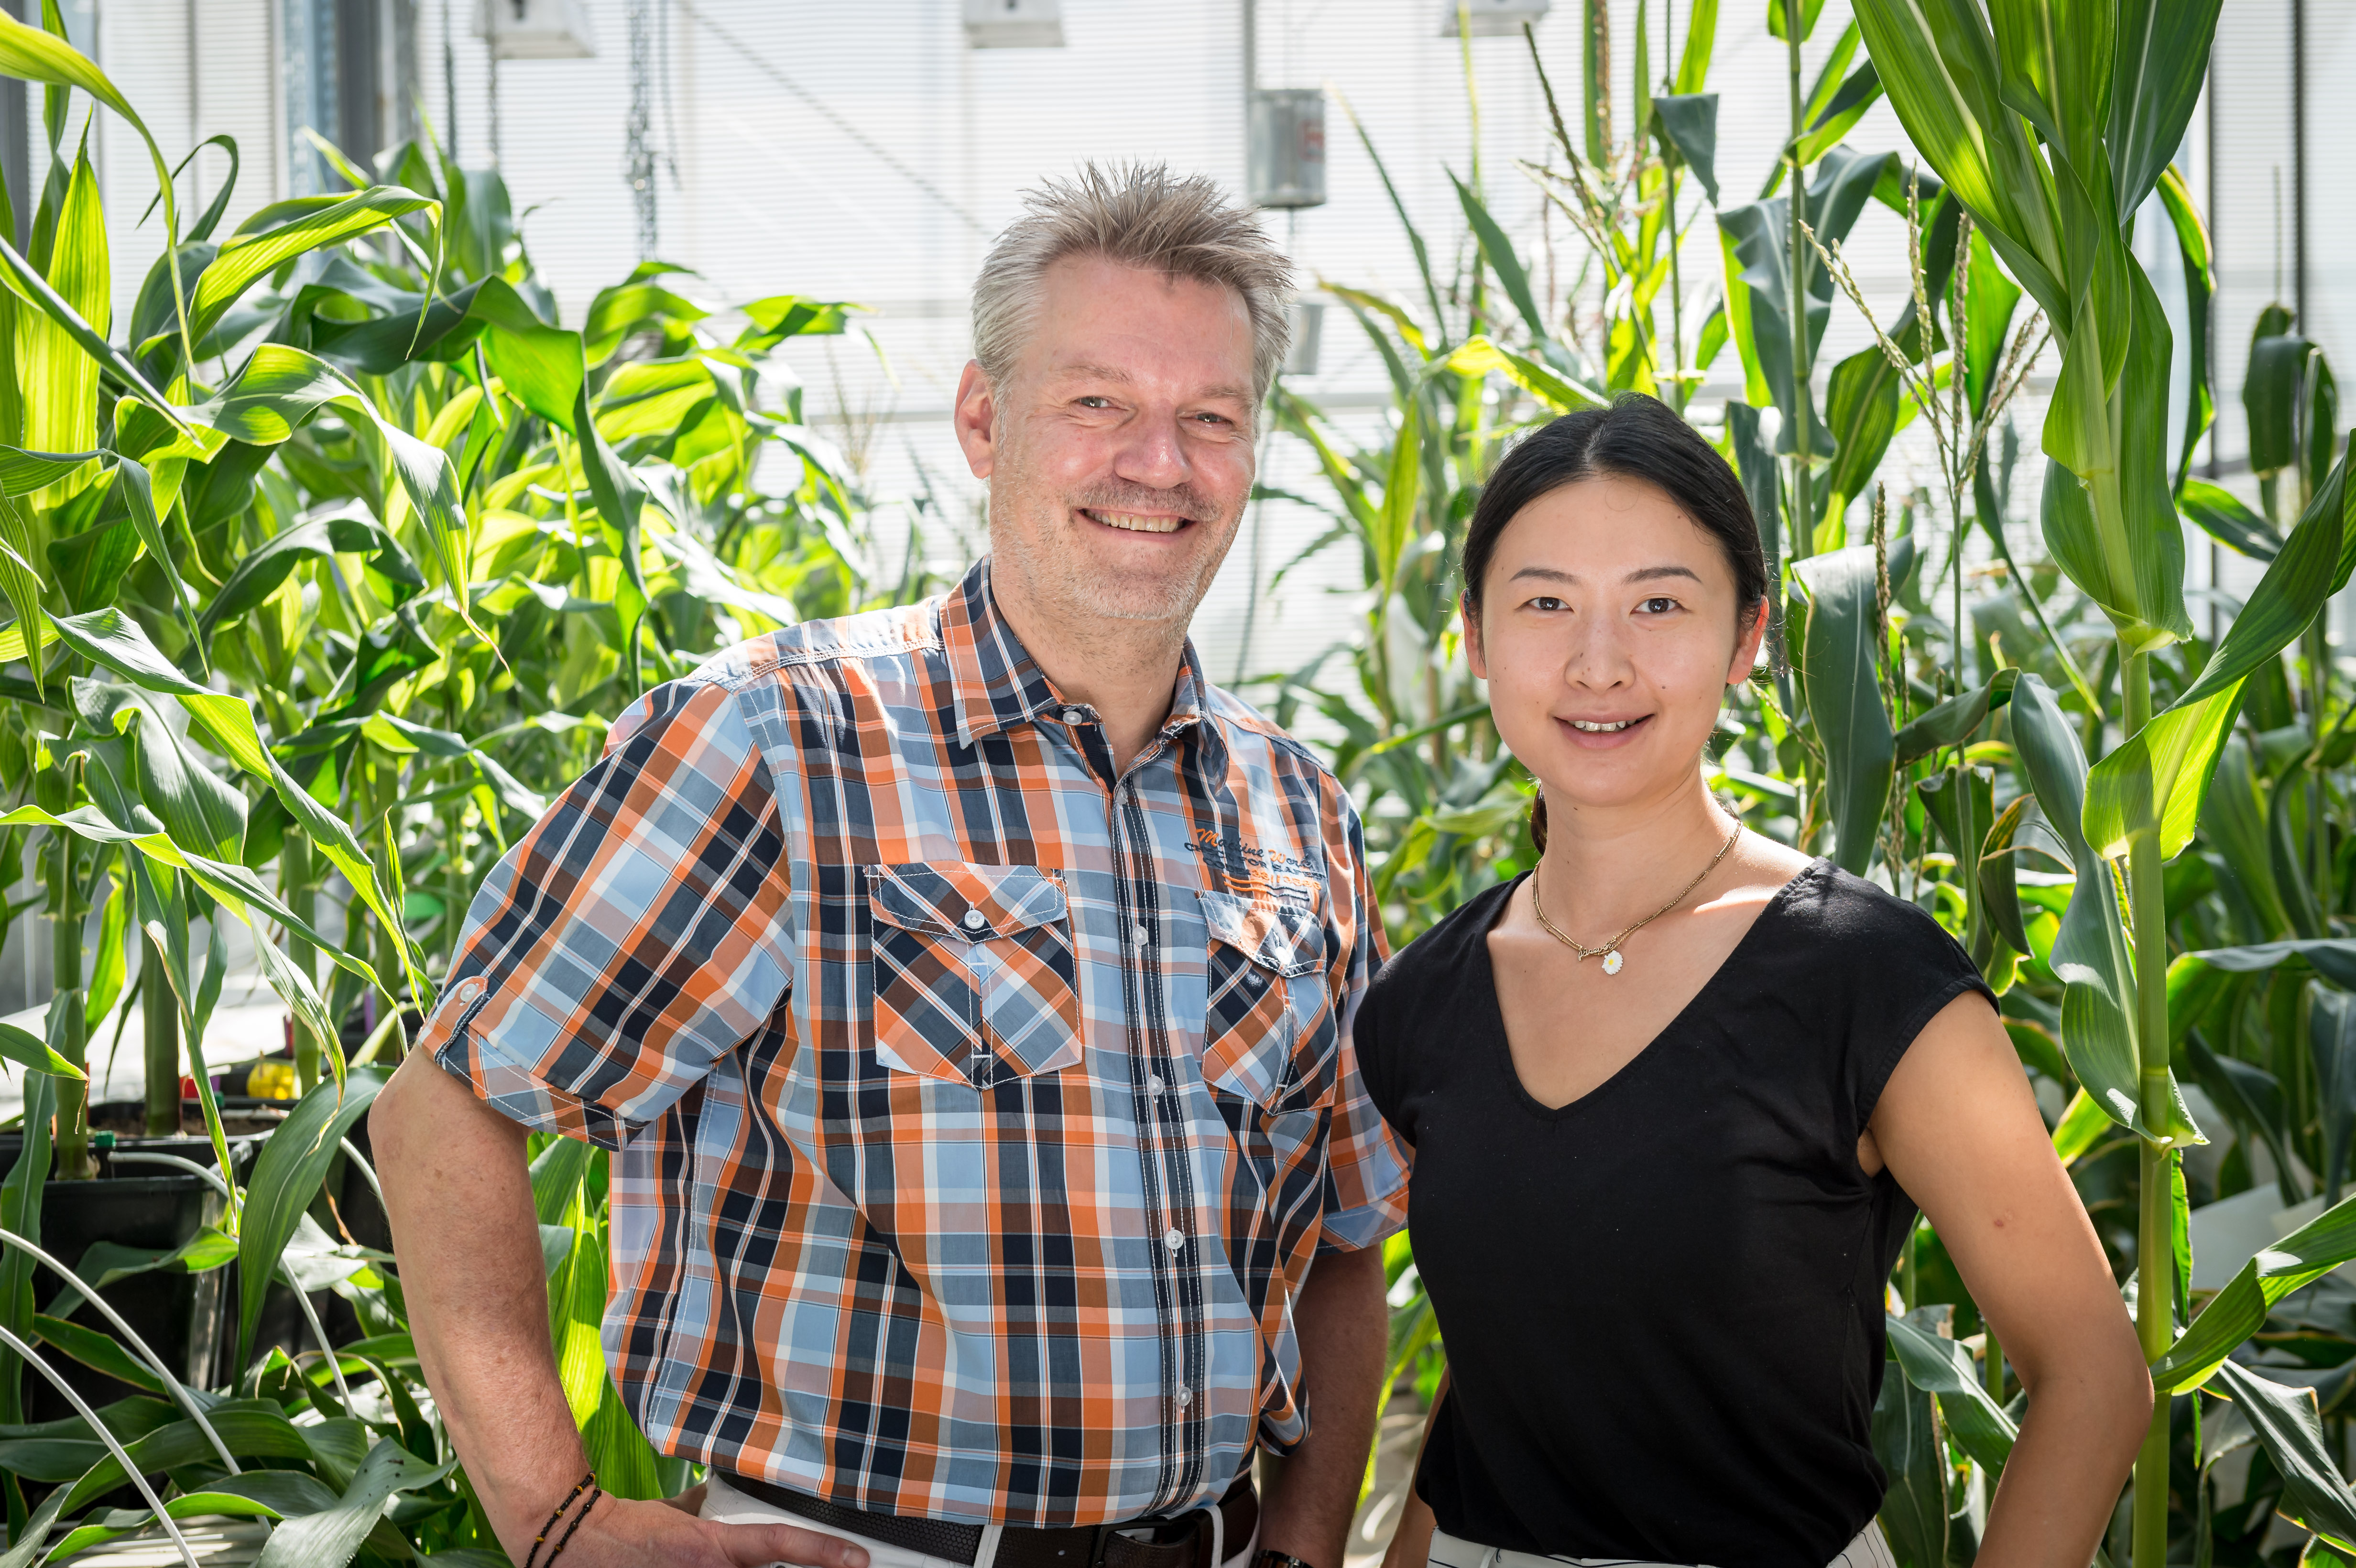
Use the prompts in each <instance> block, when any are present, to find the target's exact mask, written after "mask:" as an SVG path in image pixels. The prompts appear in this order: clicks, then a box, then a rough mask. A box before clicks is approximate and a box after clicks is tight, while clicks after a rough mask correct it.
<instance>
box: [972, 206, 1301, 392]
mask: <svg viewBox="0 0 2356 1568" xmlns="http://www.w3.org/2000/svg"><path fill="white" fill-rule="evenodd" d="M1023 206H1024V207H1025V208H1028V210H1027V211H1026V212H1025V213H1024V214H1023V217H1021V218H1018V219H1015V220H1014V221H1013V222H1012V223H1010V224H1008V225H1007V226H1006V228H1005V229H1004V231H1003V232H1001V234H1000V235H999V236H998V239H997V240H996V241H995V242H993V243H992V244H991V248H990V254H989V255H988V256H986V257H984V258H983V259H982V263H981V272H980V275H979V276H977V277H976V278H975V279H974V284H973V357H974V358H975V359H976V360H977V361H979V362H980V366H981V371H982V374H983V375H985V376H987V377H989V378H990V379H991V382H992V383H993V384H995V385H1000V386H1003V385H1004V384H1005V382H1006V379H1007V377H1008V376H1009V375H1010V374H1011V373H1012V370H1013V368H1014V363H1015V360H1016V359H1017V358H1018V357H1020V356H1021V354H1022V352H1023V340H1024V339H1025V338H1026V337H1027V336H1030V332H1031V325H1032V318H1033V315H1035V314H1036V312H1037V310H1038V305H1039V296H1040V293H1041V292H1042V289H1043V287H1044V280H1045V278H1046V273H1047V269H1048V268H1050V267H1052V266H1054V265H1055V263H1056V262H1058V261H1063V260H1064V259H1065V258H1066V257H1069V256H1102V257H1104V258H1106V259H1107V260H1108V261H1119V262H1124V263H1126V264H1127V265H1130V266H1132V267H1142V268H1147V269H1150V270H1151V271H1153V272H1162V273H1163V274H1165V275H1167V276H1170V277H1173V278H1192V279H1195V280H1197V281H1199V282H1202V283H1222V284H1225V285H1226V287H1228V288H1231V289H1233V290H1235V291H1236V292H1237V293H1239V294H1241V295H1242V296H1243V300H1244V307H1245V308H1246V309H1247V310H1248V311H1249V312H1250V313H1251V325H1252V389H1253V392H1254V394H1255V397H1256V398H1262V399H1264V398H1266V397H1267V396H1268V388H1269V382H1270V381H1272V380H1274V379H1275V378H1276V372H1277V368H1278V367H1280V366H1281V365H1282V364H1283V363H1284V356H1285V352H1286V350H1287V349H1288V348H1289V347H1290V345H1291V341H1292V324H1291V319H1290V315H1289V314H1288V307H1289V305H1290V303H1291V294H1292V267H1291V264H1290V262H1289V261H1286V260H1285V257H1284V253H1283V252H1282V251H1279V250H1278V249H1277V248H1276V247H1275V246H1274V245H1273V244H1271V243H1269V238H1268V236H1267V235H1266V234H1264V233H1262V232H1261V231H1260V227H1259V224H1258V221H1257V220H1256V219H1254V218H1253V217H1252V215H1251V212H1250V211H1249V209H1248V208H1241V207H1237V205H1236V204H1235V203H1233V202H1231V201H1229V200H1228V199H1227V198H1226V196H1225V195H1223V194H1222V193H1221V192H1220V190H1219V187H1217V186H1216V185H1215V184H1214V183H1213V182H1212V181H1211V180H1210V179H1209V178H1208V177H1206V176H1203V175H1184V176H1179V175H1173V174H1172V173H1171V172H1170V170H1169V167H1168V165H1162V164H1152V165H1142V164H1130V165H1119V164H1116V165H1112V166H1111V167H1109V168H1106V167H1101V166H1099V165H1096V164H1093V163H1087V164H1082V165H1080V167H1079V170H1078V172H1077V173H1076V174H1075V175H1074V176H1072V177H1071V178H1070V179H1068V180H1059V179H1051V180H1048V181H1047V182H1046V183H1045V184H1044V185H1042V186H1041V187H1039V188H1038V189H1036V190H1032V191H1026V192H1024V193H1023Z"/></svg>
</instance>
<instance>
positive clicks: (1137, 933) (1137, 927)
mask: <svg viewBox="0 0 2356 1568" xmlns="http://www.w3.org/2000/svg"><path fill="white" fill-rule="evenodd" d="M1129 933H1130V935H1131V936H1133V937H1135V938H1136V939H1137V944H1138V945H1139V946H1140V947H1142V946H1144V945H1145V944H1147V943H1149V942H1151V941H1152V940H1153V933H1151V932H1149V931H1147V930H1146V929H1145V923H1144V922H1143V921H1139V922H1137V923H1135V924H1133V925H1131V926H1130V928H1129Z"/></svg>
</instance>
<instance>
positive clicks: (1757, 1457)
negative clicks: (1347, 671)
mask: <svg viewBox="0 0 2356 1568" xmlns="http://www.w3.org/2000/svg"><path fill="white" fill-rule="evenodd" d="M1513 886H1514V885H1513V884H1508V885H1506V886H1504V887H1499V888H1493V889H1491V890H1490V891H1487V892H1484V893H1483V894H1481V895H1480V896H1479V897H1477V898H1474V899H1473V900H1472V901H1470V902H1468V903H1466V904H1465V905H1464V906H1463V907H1462V908H1461V909H1459V910H1457V911H1456V912H1454V913H1452V914H1451V915H1450V916H1449V917H1448V918H1447V919H1445V920H1443V921H1441V922H1440V923H1439V924H1438V925H1436V926H1434V927H1432V929H1431V930H1430V931H1429V932H1427V933H1424V934H1423V935H1422V936H1420V937H1419V938H1418V939H1417V940H1416V941H1415V942H1413V943H1412V944H1409V945H1408V946H1407V947H1406V948H1405V949H1403V950H1402V951H1401V952H1400V953H1399V955H1398V956H1397V957H1395V958H1393V959H1392V960H1391V962H1390V963H1389V965H1387V966H1386V967H1385V968H1384V970H1383V972H1382V974H1381V975H1380V976H1377V977H1376V980H1375V982H1374V985H1373V987H1372V988H1371V989H1370V990H1369V991H1368V992H1367V995H1366V997H1365V1000H1364V1001H1363V1003H1362V1004H1361V1005H1360V1008H1359V1010H1358V1017H1357V1026H1356V1040H1357V1050H1358V1060H1359V1062H1360V1064H1361V1066H1362V1069H1363V1071H1364V1072H1365V1078H1366V1083H1367V1085H1368V1087H1369V1089H1370V1090H1371V1091H1372V1093H1373V1094H1374V1098H1375V1102H1376V1104H1377V1105H1379V1106H1380V1107H1381V1108H1382V1112H1383V1115H1385V1116H1386V1117H1387V1119H1388V1120H1389V1122H1390V1124H1391V1125H1392V1126H1393V1127H1395V1128H1397V1129H1398V1133H1399V1135H1400V1136H1401V1137H1402V1138H1404V1139H1405V1140H1406V1141H1407V1142H1408V1143H1409V1144H1410V1145H1412V1146H1414V1149H1415V1174H1414V1179H1413V1181H1412V1183H1411V1184H1410V1187H1409V1189H1408V1227H1409V1232H1410V1233H1411V1234H1412V1235H1413V1236H1414V1238H1415V1260H1416V1265H1417V1268H1418V1270H1419V1272H1420V1273H1421V1275H1422V1276H1423V1281H1424V1284H1425V1285H1426V1286H1427V1287H1428V1288H1429V1289H1430V1293H1431V1301H1432V1306H1433V1307H1434V1308H1435V1310H1436V1311H1437V1312H1438V1314H1439V1319H1440V1334H1441V1337H1442V1339H1444V1340H1445V1341H1446V1344H1447V1348H1448V1361H1449V1392H1448V1395H1447V1398H1446V1399H1445V1400H1444V1401H1443V1402H1442V1403H1441V1406H1440V1413H1439V1415H1438V1418H1437V1420H1436V1421H1435V1423H1434V1424H1433V1426H1432V1431H1431V1436H1430V1444H1429V1445H1428V1446H1427V1448H1426V1450H1425V1453H1424V1457H1423V1463H1422V1466H1421V1467H1420V1468H1419V1471H1418V1472H1417V1477H1416V1485H1417V1489H1418V1490H1419V1491H1420V1492H1421V1494H1422V1495H1423V1498H1424V1499H1425V1500H1426V1501H1428V1502H1429V1503H1430V1505H1431V1508H1432V1511H1433V1512H1434V1514H1435V1515H1436V1516H1437V1517H1438V1520H1439V1524H1440V1529H1442V1530H1444V1531H1448V1532H1449V1533H1450V1534H1451V1535H1454V1536H1458V1537H1461V1538H1462V1539H1464V1540H1468V1541H1476V1542H1479V1543H1480V1544H1482V1545H1484V1546H1495V1547H1503V1548H1505V1549H1506V1550H1509V1551H1518V1552H1545V1553H1553V1554H1560V1555H1564V1556H1578V1557H1632V1558H1639V1559H1644V1560H1646V1561H1657V1562H1664V1563H1716V1564H1719V1565H1720V1568H1822V1564H1824V1563H1826V1562H1827V1561H1829V1560H1830V1559H1831V1558H1832V1557H1833V1556H1834V1554H1835V1553H1837V1552H1839V1551H1840V1550H1841V1548H1843V1547H1844V1546H1846V1545H1847V1544H1848V1542H1849V1541H1850V1540H1851V1539H1852V1538H1853V1537H1854V1536H1855V1535H1856V1534H1857V1532H1858V1531H1859V1530H1861V1529H1863V1528H1864V1526H1865V1524H1866V1523H1867V1521H1868V1520H1870V1519H1872V1518H1873V1516H1874V1514H1875V1512H1876V1511H1877V1510H1878V1509H1879V1507H1880V1504H1881V1496H1882V1488H1883V1486H1884V1483H1885V1477H1884V1476H1883V1474H1882V1470H1881V1467H1880V1466H1879V1464H1877V1463H1876V1462H1875V1460H1874V1456H1873V1445H1872V1436H1871V1419H1872V1412H1873V1404H1874V1400H1875V1398H1876V1396H1877V1395H1878V1393H1879V1388H1880V1381H1881V1368H1882V1356H1883V1328H1882V1302H1883V1295H1882V1290H1883V1285H1884V1282H1885V1281H1886V1280H1887V1279H1888V1277H1889V1275H1890V1267H1891V1265H1892V1264H1894V1263H1895V1262H1896V1260H1897V1257H1898V1253H1899V1248H1900V1246H1901V1243H1902V1242H1903V1241H1904V1239H1905V1237H1906V1235H1907V1233H1908V1232H1909V1229H1910V1228H1911V1226H1912V1222H1913V1219H1914V1212H1915V1210H1914V1203H1913V1200H1911V1199H1910V1198H1908V1197H1907V1196H1906V1194H1905V1193H1904V1192H1903V1191H1902V1190H1901V1189H1900V1188H1899V1186H1898V1183H1897V1181H1896V1180H1895V1179H1893V1178H1892V1177H1891V1176H1890V1173H1889V1172H1888V1171H1886V1170H1885V1171H1883V1172H1882V1173H1881V1174H1880V1175H1879V1176H1877V1177H1868V1176H1867V1175H1866V1174H1865V1172H1864V1170H1863V1169H1862V1168H1859V1166H1858V1163H1857V1140H1858V1134H1859V1133H1860V1132H1862V1131H1863V1130H1864V1128H1865V1125H1866V1122H1867V1119H1868V1118H1869V1117H1870V1116H1871V1115H1872V1114H1873V1107H1874V1103H1875V1101H1876V1100H1877V1099H1878V1098H1879V1095H1880V1093H1881V1089H1882V1085H1883V1084H1885V1083H1888V1082H1889V1080H1890V1072H1891V1070H1892V1069H1894V1068H1895V1067H1896V1066H1897V1065H1898V1061H1899V1058H1900V1057H1901V1056H1902V1055H1904V1054H1905V1051H1906V1048H1907V1047H1908V1046H1909V1045H1910V1044H1912V1041H1913V1040H1914V1037H1915V1035H1916V1034H1917V1033H1919V1032H1920V1031H1921V1029H1922V1026H1923V1025H1924V1024H1926V1023H1928V1022H1929V1021H1930V1019H1932V1017H1933V1015H1935V1014H1936V1013H1937V1012H1938V1011H1939V1009H1940V1008H1943V1007H1944V1006H1946V1005H1947V1003H1948V1002H1950V1001H1952V1000H1953V999H1954V997H1957V996H1959V995H1961V994H1962V993H1963V992H1965V991H1968V990H1976V991H1979V992H1981V993H1982V994H1984V995H1986V994H1987V985H1986V983H1985V982H1983V981H1982V980H1981V978H1980V976H1979V974H1978V971H1977V970H1976V969H1975V968H1974V967H1973V965H1972V962H1971V959H1970V958H1969V956H1968V955H1965V952H1964V951H1963V949H1962V948H1961V947H1959V946H1958V945H1957V944H1955V942H1954V939H1953V938H1951V937H1950V936H1948V935H1947V933H1945V932H1944V930H1942V929H1941V928H1940V926H1939V924H1938V923H1937V922H1936V921H1934V920H1933V919H1932V918H1931V917H1930V916H1929V915H1928V914H1926V913H1924V912H1922V910H1919V909H1917V908H1915V907H1914V906H1913V905H1912V904H1909V903H1905V902H1903V901H1901V900H1898V899H1895V898H1892V897H1891V896H1890V895H1889V894H1888V893H1885V892H1883V891H1880V890H1879V889H1878V888H1875V887H1873V886H1872V885H1871V884H1869V883H1868V882H1865V881H1862V880H1858V878H1856V877H1852V876H1850V875H1849V874H1848V873H1847V872H1846V871H1842V870H1839V869H1837V868H1835V867H1834V866H1832V865H1831V864H1830V863H1828V862H1826V861H1823V860H1819V861H1816V862H1815V864H1813V865H1811V866H1810V867H1809V868H1808V869H1806V870H1804V871H1802V872H1801V873H1800V875H1799V876H1798V877H1797V878H1795V879H1794V880H1793V881H1792V882H1791V883H1790V884H1788V885H1787V886H1785V887H1784V888H1783V890H1782V891H1779V892H1778V893H1777V894H1776V895H1775V896H1774V898H1773V899H1772V901H1770V902H1769V903H1768V905H1767V906H1766V908H1765V909H1763V910H1762V911H1761V912H1760V914H1759V916H1758V918H1757V920H1756V922H1755V923H1753V924H1752V925H1751V929H1750V930H1749V931H1748V932H1747V933H1745V934H1744V935H1743V938H1742V940H1741V942H1740V944H1738V945H1737V946H1736V947H1735V949H1734V952H1733V953H1732V954H1731V955H1730V956H1729V957H1728V958H1727V960H1726V962H1725V964H1724V965H1722V966H1721V967H1720V968H1719V971H1718V972H1717V974H1716V975H1714V976H1711V978H1710V979H1709V981H1708V984H1706V985H1705V986H1703V987H1702V989H1701V991H1700V992H1699V994H1697V996H1696V997H1694V999H1693V1000H1692V1001H1691V1002H1690V1003H1688V1004H1687V1007H1686V1008H1685V1010H1684V1011H1683V1012H1682V1013H1680V1014H1678V1015H1677V1017H1676V1019H1674V1020H1673V1021H1672V1022H1671V1023H1670V1024H1669V1026H1668V1027H1667V1028H1666V1029H1663V1030H1662V1031H1661V1033H1660V1034H1659V1035H1658V1036H1657V1037H1656V1038H1655V1040H1653V1042H1652V1043H1651V1044H1650V1045H1648V1046H1647V1047H1646V1048H1645V1049H1644V1051H1643V1052H1642V1053H1641V1054H1639V1055H1638V1056H1637V1057H1636V1058H1635V1059H1634V1060H1633V1061H1630V1062H1629V1063H1628V1064H1627V1065H1626V1066H1625V1067H1623V1068H1622V1069H1621V1070H1620V1071H1619V1072H1617V1073H1615V1074H1614V1075H1613V1076H1612V1077H1611V1078H1609V1079H1607V1080H1606V1081H1605V1082H1604V1083H1601V1084H1600V1085H1598V1086H1597V1087H1596V1088H1595V1089H1593V1090H1591V1091H1590V1092H1589V1093H1587V1094H1585V1095H1584V1096H1582V1097H1581V1098H1580V1099H1578V1100H1574V1101H1572V1102H1571V1103H1570V1104H1568V1105H1565V1106H1563V1107H1561V1108H1560V1109H1558V1110H1550V1109H1548V1108H1547V1107H1546V1106H1545V1105H1542V1104H1539V1103H1538V1102H1537V1101H1536V1100H1534V1099H1532V1098H1531V1097H1530V1096H1529V1094H1528V1093H1527V1092H1526V1091H1525V1090H1524V1089H1523V1087H1522V1084H1521V1081H1520V1079H1519V1078H1518V1077H1517V1076H1516V1075H1515V1072H1514V1064H1513V1057H1512V1055H1511V1053H1510V1051H1508V1050H1507V1048H1506V1044H1505V1022H1504V1019H1503V1017H1502V1016H1501V1015H1500V1013H1499V1011H1498V1008H1497V993H1496V986H1495V981H1494V976H1492V974H1491V971H1490V965H1489V947H1488V942H1487V936H1488V933H1489V931H1490V928H1491V927H1493V926H1494V925H1495V924H1496V923H1497V921H1498V918H1499V917H1500V916H1501V915H1502V914H1503V913H1504V911H1505V903H1506V900H1507V899H1508V898H1509V897H1510V896H1511V894H1512V891H1513ZM1634 980H1635V976H1634V975H1633V974H1632V975H1630V976H1625V977H1622V979H1620V980H1619V981H1617V982H1616V983H1618V984H1622V985H1626V984H1630V983H1632V982H1633V981H1634ZM1990 999H1991V1000H1993V999H1994V998H1993V997H1991V998H1990Z"/></svg>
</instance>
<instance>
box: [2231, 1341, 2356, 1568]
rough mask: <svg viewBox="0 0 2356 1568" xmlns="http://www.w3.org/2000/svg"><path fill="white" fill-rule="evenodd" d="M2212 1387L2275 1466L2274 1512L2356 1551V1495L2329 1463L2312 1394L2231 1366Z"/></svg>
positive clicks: (2320, 1420) (2337, 1468) (2329, 1451)
mask: <svg viewBox="0 0 2356 1568" xmlns="http://www.w3.org/2000/svg"><path fill="white" fill-rule="evenodd" d="M2209 1310H2210V1311H2214V1310H2216V1308H2215V1307H2214V1306H2211V1307H2210V1309H2209ZM2202 1316H2203V1317H2206V1316H2207V1314H2206V1313H2203V1314H2202ZM2212 1387H2213V1389H2214V1392H2220V1393H2222V1394H2225V1395H2226V1396H2227V1397H2229V1398H2230V1399H2232V1400H2233V1405H2234V1408H2235V1409H2237V1410H2239V1411H2240V1412H2241V1413H2242V1415H2243V1417H2244V1419H2245V1420H2247V1421H2248V1422H2249V1424H2250V1429H2251V1430H2252V1431H2253V1432H2254V1433H2256V1434H2257V1438H2258V1442H2259V1443H2260V1444H2262V1445H2264V1446H2265V1451H2266V1456H2267V1457H2268V1458H2270V1459H2272V1460H2273V1461H2274V1462H2275V1469H2276V1471H2277V1472H2278V1473H2279V1474H2280V1475H2281V1477H2282V1478H2283V1495H2282V1500H2281V1501H2280V1502H2279V1503H2277V1504H2276V1508H2277V1509H2279V1510H2280V1511H2281V1512H2282V1513H2283V1514H2284V1515H2285V1516H2286V1517H2287V1518H2289V1519H2291V1520H2295V1521H2296V1522H2297V1523H2299V1524H2302V1525H2304V1526H2306V1527H2307V1528H2308V1529H2309V1530H2312V1531H2319V1532H2321V1533H2322V1534H2323V1535H2325V1536H2326V1537H2328V1538H2329V1539H2330V1540H2331V1541H2332V1542H2333V1543H2334V1544H2336V1545H2339V1546H2341V1547H2345V1548H2347V1549H2349V1550H2351V1551H2356V1493H2351V1491H2350V1490H2349V1489H2348V1483H2347V1482H2346V1481H2344V1480H2342V1479H2341V1478H2340V1470H2339V1467H2338V1466H2336V1465H2335V1464H2333V1462H2332V1459H2331V1449H2330V1445H2329V1444H2327V1443H2326V1442H2325V1441H2324V1436H2323V1422H2322V1418H2321V1417H2320V1416H2319V1414H2318V1413H2317V1411H2316V1404H2315V1391H2314V1390H2313V1389H2308V1388H2286V1387H2285V1386H2284V1385H2283V1384H2281V1383H2278V1382H2276V1381H2272V1380H2271V1379H2268V1378H2265V1377H2261V1376H2260V1375H2259V1374H2258V1373H2257V1372H2255V1371H2252V1370H2250V1369H2249V1368H2246V1367H2241V1366H2236V1365H2235V1364H2234V1363H2233V1362H2231V1361H2226V1362H2222V1363H2221V1364H2220V1365H2219V1366H2218V1367H2217V1369H2216V1378H2215V1383H2214V1384H2213V1385H2212Z"/></svg>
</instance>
